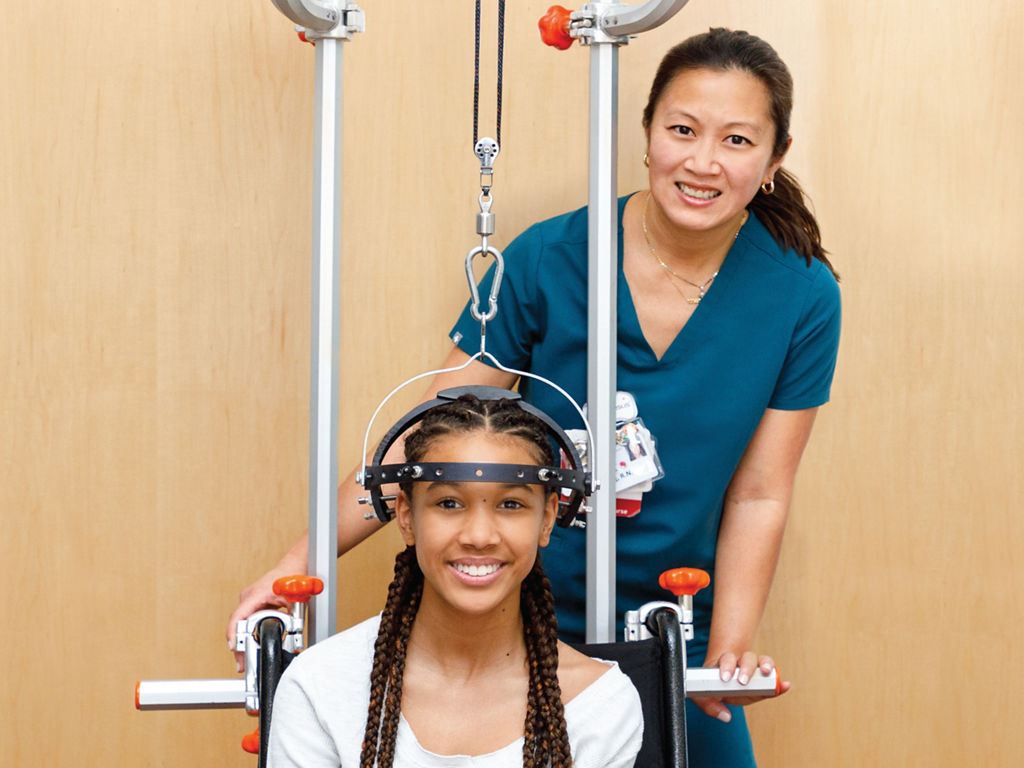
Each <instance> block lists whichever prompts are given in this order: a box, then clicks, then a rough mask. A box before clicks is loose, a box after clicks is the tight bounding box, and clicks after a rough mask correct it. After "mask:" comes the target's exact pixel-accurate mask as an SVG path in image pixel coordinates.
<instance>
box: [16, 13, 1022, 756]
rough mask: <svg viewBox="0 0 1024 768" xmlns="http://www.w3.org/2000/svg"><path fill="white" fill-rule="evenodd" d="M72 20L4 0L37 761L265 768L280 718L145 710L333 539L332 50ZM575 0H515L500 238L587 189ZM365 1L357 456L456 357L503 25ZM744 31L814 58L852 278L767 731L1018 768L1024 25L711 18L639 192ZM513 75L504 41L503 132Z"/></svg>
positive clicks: (624, 182) (358, 139) (795, 548)
mask: <svg viewBox="0 0 1024 768" xmlns="http://www.w3.org/2000/svg"><path fill="white" fill-rule="evenodd" d="M36 5H39V4H36ZM36 5H32V6H25V5H24V4H20V5H15V4H14V3H13V2H10V0H0V13H2V14H3V18H5V19H6V20H7V21H8V23H6V24H5V25H4V26H3V28H2V33H0V35H2V38H0V94H2V96H0V99H2V101H0V275H2V277H0V306H2V308H3V320H2V321H0V366H2V368H3V370H4V371H5V374H4V376H2V377H0V424H3V432H2V435H3V439H2V440H0V514H2V518H0V519H2V531H3V535H2V536H0V562H2V563H3V564H4V565H3V574H4V576H5V577H6V583H7V584H8V585H9V587H10V592H11V594H12V596H13V599H12V601H11V608H12V611H11V613H12V615H14V616H17V621H18V626H17V630H16V631H8V632H5V633H4V637H5V640H4V641H3V643H2V644H0V647H2V648H3V650H4V653H3V656H4V658H5V659H6V660H7V661H6V666H5V668H4V675H3V678H4V680H5V681H6V682H7V683H8V684H7V685H6V686H5V687H4V691H3V693H0V717H3V719H4V722H5V723H6V724H7V727H6V728H4V729H2V730H0V754H3V755H4V758H3V762H4V763H5V764H11V765H19V766H21V765H25V766H28V765H31V766H51V765H52V766H58V765H67V764H70V763H72V762H79V763H83V764H109V765H122V764H123V765H168V766H177V765H182V766H185V765H197V764H199V765H205V764H217V765H225V766H230V765H239V766H247V765H251V764H252V760H251V758H250V757H248V756H246V755H244V754H242V753H241V752H240V750H238V748H237V743H238V739H239V737H240V736H241V734H242V733H243V732H245V731H246V730H251V728H252V726H253V723H252V722H251V721H250V720H249V719H248V718H246V717H245V716H244V715H242V714H241V713H239V712H217V713H211V712H198V713H137V712H135V711H134V709H133V706H132V702H131V695H132V689H133V687H134V683H135V680H136V679H138V678H157V677H220V676H228V675H230V674H231V673H232V669H233V666H232V664H231V661H230V658H229V657H228V654H227V653H226V651H225V648H224V641H223V640H222V633H223V624H224V621H225V619H226V617H227V614H228V612H229V611H230V609H231V608H232V607H233V605H234V601H235V596H236V594H237V592H238V590H239V589H240V588H241V587H242V586H243V585H244V584H246V583H248V582H249V581H251V580H252V579H253V578H255V577H256V576H258V575H259V574H260V573H261V572H262V571H263V570H264V569H265V568H266V567H267V566H268V565H269V564H271V563H272V562H273V560H274V559H275V558H276V556H277V555H278V554H279V553H280V552H281V551H282V550H283V548H284V547H285V546H286V544H287V543H288V542H289V541H290V540H291V539H293V538H294V537H295V536H296V535H297V534H298V533H299V532H300V531H301V530H302V528H303V527H304V526H305V519H306V481H307V478H306V453H307V420H308V357H309V351H308V345H309V330H308V328H309V296H310V276H309V271H310V268H309V252H310V232H309V229H310V227H309V222H310V190H311V185H312V174H311V142H312V111H313V103H312V88H313V83H312V75H313V51H312V49H310V48H308V47H307V46H305V45H302V44H300V43H299V42H297V41H296V39H295V37H294V35H293V33H292V31H291V26H290V24H289V23H288V22H287V21H286V20H285V19H284V18H283V17H281V16H280V15H279V14H278V13H277V12H276V11H275V10H274V9H273V7H272V6H271V4H270V3H267V2H256V3H253V2H242V0H228V1H227V2H221V3H157V4H150V5H148V6H146V7H145V9H143V12H141V13H140V12H138V10H137V9H134V8H132V7H130V6H128V5H125V4H124V3H117V2H112V0H98V2H93V3H79V2H75V3H66V4H63V5H62V7H61V11H62V13H61V18H60V19H53V18H49V17H47V16H46V8H43V7H36ZM485 5H490V4H487V3H485ZM546 5H547V3H546V2H537V1H536V0H528V1H527V0H524V1H523V2H516V3H510V4H509V6H510V7H509V15H508V20H507V24H508V27H507V32H506V35H507V38H506V58H505V103H504V108H505V112H504V120H503V130H502V138H503V148H502V155H501V157H500V158H499V161H498V165H497V177H496V186H495V206H494V210H495V212H496V214H497V222H498V233H497V237H496V239H497V241H498V244H499V245H504V244H505V243H506V242H507V241H508V240H509V239H511V237H512V236H514V235H515V234H516V233H517V232H518V231H520V230H521V229H522V228H524V227H525V226H526V225H528V224H529V223H531V222H532V221H535V220H537V219H539V218H542V217H545V216H547V215H550V214H553V213H557V212H560V211H563V210H567V209H569V208H571V207H574V206H577V205H581V204H583V203H584V202H585V198H586V156H587V155H586V153H587V146H586V145H587V135H588V133H587V104H586V96H587V94H586V78H587V55H586V53H585V52H583V51H579V50H573V51H569V52H565V53H560V52H555V51H553V50H550V49H545V48H543V47H542V46H540V45H539V43H538V42H537V40H536V36H535V32H534V20H535V19H536V18H537V17H538V16H539V15H540V14H541V13H542V12H543V10H544V8H545V7H546ZM363 6H364V8H365V10H366V12H367V32H366V33H365V34H364V35H360V36H359V37H358V38H357V39H356V40H355V41H354V42H353V43H352V44H350V45H346V47H345V54H344V55H345V81H346V91H345V113H344V130H345V150H344V164H345V165H344V175H345V176H344V184H345V188H344V194H343V216H344V225H345V230H344V248H343V270H342V281H343V292H344V297H345V305H344V309H343V313H342V323H343V335H344V342H343V345H342V360H343V362H342V366H343V370H342V401H343V403H344V404H345V407H344V409H343V413H342V421H341V435H342V438H341V443H340V445H339V449H340V454H341V459H340V460H341V465H342V467H341V469H342V471H343V472H346V471H347V470H348V469H349V468H350V467H351V466H352V465H353V464H354V462H355V460H356V457H357V456H358V452H359V447H360V443H361V440H362V434H363V430H364V429H365V419H366V417H367V414H368V413H369V412H370V411H371V410H372V408H373V407H374V406H375V405H376V403H377V402H378V401H379V399H380V398H381V397H382V396H383V395H384V394H385V393H386V392H388V391H390V389H391V388H392V387H393V386H395V385H396V384H397V383H399V382H400V381H402V380H403V379H404V378H406V377H407V376H409V375H412V374H414V373H418V372H421V371H423V370H426V369H427V368H429V367H431V366H433V365H434V364H436V362H438V361H439V360H440V358H441V356H442V355H443V353H444V351H445V350H446V348H447V341H446V339H445V334H446V332H447V329H448V327H449V325H450V323H451V321H452V319H453V317H454V314H455V313H456V312H457V311H458V309H459V307H460V306H461V304H462V302H463V301H464V300H465V297H466V286H465V280H464V276H463V271H462V261H463V258H464V256H465V253H466V251H467V250H468V249H469V248H471V247H472V246H473V245H475V244H476V243H475V242H474V239H475V237H476V236H475V232H474V216H475V213H476V197H477V194H478V189H477V188H476V181H477V180H476V176H475V167H476V166H475V160H474V159H473V157H472V155H471V153H470V144H471V123H470V117H471V96H472V45H473V43H472V9H471V5H470V4H468V3H459V2H455V0H446V1H445V2H441V3H434V4H429V5H427V4H421V3H374V2H372V1H371V0H366V2H365V3H363ZM485 11H486V15H485V25H484V48H485V50H487V51H493V38H494V16H493V12H494V11H493V8H490V9H485ZM924 22H926V23H924ZM709 25H725V26H732V27H738V28H746V29H749V30H751V31H753V32H755V33H757V34H760V35H761V36H763V37H765V38H766V39H768V40H769V41H771V42H772V43H773V44H774V45H775V46H776V47H777V48H778V50H779V51H780V53H781V54H782V55H783V57H784V58H785V59H786V61H787V62H788V63H789V64H790V67H791V69H792V70H793V73H794V77H795V80H796V84H797V103H796V113H795V115H794V122H793V134H794V137H795V141H794V145H793V149H792V150H791V153H790V157H789V158H788V162H787V165H788V166H789V167H790V168H791V169H792V170H794V171H795V172H796V173H797V175H798V176H799V177H800V178H801V179H802V180H803V182H804V183H805V186H806V188H807V189H808V191H809V192H810V194H811V195H812V197H813V199H814V202H815V204H816V208H817V212H818V215H819V217H820V220H821V223H822V228H823V231H824V235H825V241H826V245H827V247H829V249H830V250H831V251H832V253H833V256H834V261H835V264H836V266H837V268H838V269H839V271H840V272H841V273H842V275H843V284H842V285H843V297H844V331H843V347H842V350H841V356H840V365H839V370H838V373H837V379H836V384H835V387H834V390H833V402H832V403H831V404H830V405H829V406H827V407H826V408H824V409H822V412H821V413H820V415H819V419H818V424H817V427H816V430H815V434H814V436H813V437H812V440H811V444H810V446H809V448H808V451H807V455H806V458H805V461H804V465H803V467H802V469H801V474H800V477H799V480H798V488H797V498H796V503H795V505H794V509H793V515H792V521H791V524H790V530H789V532H788V534H787V539H786V542H785V545H784V553H783V558H782V563H781V565H780V569H779V574H778V578H777V582H776V587H775V590H774V593H773V596H772V601H771V604H770V606H769V610H768V614H767V615H766V617H765V624H764V629H763V632H762V641H763V645H764V647H765V648H766V649H769V650H770V651H771V652H772V653H773V654H775V655H776V657H777V658H778V660H779V663H780V665H781V666H782V668H783V671H784V672H785V673H786V674H787V675H788V676H789V677H791V678H792V679H793V681H794V683H795V688H794V691H793V692H792V693H791V694H789V695H788V696H786V697H785V698H783V699H782V700H780V701H778V702H772V703H768V704H765V705H762V706H759V707H756V708H754V709H752V710H751V711H750V719H751V721H752V728H753V730H754V733H755V739H756V744H757V751H758V755H759V760H760V763H761V764H762V765H764V766H787V767H788V766H818V765H829V766H861V765H880V766H901V765H935V766H947V765H948V766H953V765H960V764H963V763H966V762H971V763H979V764H986V765H1015V764H1018V763H1020V762H1021V760H1024V737H1022V736H1021V735H1020V733H1019V732H1018V731H1017V730H1016V729H1012V728H1010V726H1009V722H1010V718H1009V717H1008V716H1007V710H1009V708H1010V707H1011V706H1012V705H1013V704H1014V703H1015V699H1014V696H1013V694H1014V689H1013V688H1012V686H1010V685H1007V684H1006V683H1005V679H1006V676H1007V674H1012V662H1013V659H1015V658H1016V657H1018V656H1019V655H1021V652H1022V650H1024V648H1022V646H1021V640H1020V638H1019V633H1018V632H1017V631H1016V627H1017V626H1018V625H1019V624H1020V622H1021V620H1022V618H1024V605H1022V598H1021V594H1022V587H1024V584H1022V578H1021V576H1020V572H1021V567H1022V565H1024V564H1022V557H1021V552H1022V551H1024V523H1022V521H1021V516H1020V515H1017V514H1015V512H1014V508H1013V506H1012V503H1013V501H1014V500H1015V499H1017V498H1019V497H1020V496H1021V495H1022V493H1024V481H1022V479H1021V477H1022V476H1021V473H1020V471H1019V469H1018V468H1017V460H1018V457H1019V455H1020V454H1021V448H1022V441H1021V438H1020V429H1021V426H1022V425H1021V420H1020V415H1019V414H1020V412H1021V410H1022V405H1024V404H1022V403H1021V395H1020V385H1019V382H1020V381H1021V379H1022V375H1024V363H1022V360H1024V356H1022V353H1021V351H1020V345H1019V344H1018V343H1017V342H1016V338H1015V337H1016V335H1017V331H1019V329H1020V328H1021V327H1022V314H1021V309H1020V302H1019V299H1018V294H1019V291H1020V286H1021V284H1022V274H1021V271H1022V266H1021V256H1022V255H1024V254H1022V249H1021V243H1022V242H1024V231H1022V228H1024V223H1022V218H1021V216H1020V215H1019V213H1018V211H1019V210H1020V208H1021V207H1022V203H1024V200H1022V197H1024V195H1022V193H1021V192H1020V185H1019V179H1020V177H1021V175H1022V171H1024V155H1022V150H1021V147H1020V142H1019V141H1017V139H1018V136H1019V133H1020V125H1021V124H1022V123H1024V97H1022V96H1021V94H1020V89H1019V87H1018V85H1019V84H1018V83H1017V82H1016V81H1017V80H1019V77H1020V73H1021V71H1024V55H1022V54H1021V52H1020V49H1019V46H1018V45H1017V44H1016V43H1017V42H1018V41H1019V40H1020V39H1021V38H1022V33H1024V10H1021V8H1020V7H1019V5H1018V4H1013V3H1010V2H1009V0H1000V1H998V2H993V3H989V4H987V5H985V6H984V7H979V6H978V5H977V4H968V3H962V2H949V3H944V4H933V5H931V6H928V7H927V8H922V7H920V6H906V7H904V6H899V5H894V4H891V3H890V4H886V3H882V2H879V1H878V0H866V2H860V3H853V2H850V1H849V0H829V2H826V3H821V4H811V5H808V4H806V3H796V2H793V1H792V0H780V2H773V3H760V2H749V1H745V2H742V1H741V0H726V1H723V2H708V1H707V0H693V2H691V3H690V5H688V6H687V7H686V8H685V9H684V10H683V11H682V12H681V14H680V15H679V16H678V17H677V18H676V19H674V20H673V21H672V22H670V24H669V25H668V26H667V27H665V28H663V29H660V30H657V31H655V32H652V33H649V34H648V35H645V36H644V37H642V38H641V39H639V40H636V41H634V42H633V43H632V44H631V45H629V46H628V47H626V48H624V49H623V50H622V54H621V65H620V69H621V71H620V74H621V88H620V107H621V117H620V149H621V158H620V186H621V189H622V190H623V191H628V190H633V189H638V188H640V187H641V186H642V185H643V184H644V174H643V169H642V167H641V165H640V155H641V154H642V151H643V136H642V133H641V131H640V128H639V112H640V109H641V108H642V105H643V102H644V100H645V98H646V91H647V87H648V84H649V81H650V77H651V75H652V73H653V71H654V68H655V66H656V64H657V61H658V59H659V57H660V55H661V53H662V52H663V51H664V49H666V48H667V47H668V46H669V45H670V44H671V43H673V42H675V41H677V40H678V39H681V38H683V37H685V36H686V35H688V34H690V33H692V32H695V31H699V30H702V29H704V28H706V27H708V26H709ZM493 78H494V71H493V53H490V54H488V55H487V57H486V58H485V61H484V65H483V67H482V79H481V82H482V103H481V117H482V132H483V133H485V134H486V133H490V131H491V126H492V121H493V108H494V104H493ZM424 286H429V288H427V289H426V290H425V289H424ZM418 395H419V392H418V391H416V389H415V388H413V389H411V390H410V391H409V392H407V393H405V394H404V395H403V398H400V400H399V402H396V403H395V404H394V405H393V406H392V407H391V408H390V409H389V411H388V412H387V413H385V414H384V415H382V417H381V420H382V424H383V426H384V427H386V426H387V424H389V423H390V421H391V420H393V419H394V418H395V417H397V415H399V413H400V412H401V411H402V410H403V409H404V408H405V407H407V406H408V405H409V404H410V403H411V402H412V401H413V400H415V399H416V398H417V397H418ZM382 428H383V427H382ZM397 546H398V543H397V537H396V536H395V535H394V532H393V531H389V532H387V533H385V534H383V535H380V536H378V537H375V540H372V541H371V542H368V543H366V544H364V545H363V546H361V547H360V548H359V549H358V550H357V551H356V552H354V553H352V555H351V556H350V557H347V558H345V559H344V560H343V561H342V563H341V564H340V568H339V585H340V598H339V600H340V605H339V615H340V620H341V622H342V624H343V625H348V624H351V623H353V622H354V621H356V620H358V619H360V618H362V617H364V616H366V615H369V614H370V613H372V612H374V611H376V610H377V608H378V607H379V605H380V603H381V600H382V597H383V593H384V588H385V585H386V582H387V580H388V574H389V572H390V569H391V558H392V555H393V553H394V551H395V549H396V547H397ZM1008 667H1009V669H1007V668H1008Z"/></svg>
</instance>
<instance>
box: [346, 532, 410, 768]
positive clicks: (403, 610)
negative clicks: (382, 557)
mask: <svg viewBox="0 0 1024 768" xmlns="http://www.w3.org/2000/svg"><path fill="white" fill-rule="evenodd" d="M422 594H423V572H422V571H421V570H420V568H419V565H418V564H417V562H416V550H415V549H414V548H412V547H407V548H406V549H405V550H403V551H402V552H399V553H398V555H397V556H396V557H395V577H394V579H393V580H392V582H391V586H390V587H388V598H387V603H386V604H385V606H384V611H383V613H382V614H381V619H380V629H379V630H378V631H377V642H376V643H375V644H374V649H373V668H372V670H371V672H370V707H369V711H368V713H367V717H366V730H365V732H364V734H363V749H362V754H361V756H360V766H361V768H374V766H375V765H376V766H379V768H391V766H392V762H393V760H394V748H395V737H396V735H397V723H398V714H399V712H400V710H401V697H402V674H403V672H404V671H405V652H406V649H407V648H408V644H409V633H410V631H411V629H412V624H413V620H414V619H415V618H416V611H417V610H418V609H419V604H420V597H421V596H422ZM378 751H379V753H380V754H379V755H378Z"/></svg>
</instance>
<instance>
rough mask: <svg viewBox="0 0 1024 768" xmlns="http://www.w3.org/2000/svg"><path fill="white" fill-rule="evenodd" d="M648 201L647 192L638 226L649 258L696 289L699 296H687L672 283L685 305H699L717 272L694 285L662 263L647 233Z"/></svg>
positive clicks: (738, 233)
mask: <svg viewBox="0 0 1024 768" xmlns="http://www.w3.org/2000/svg"><path fill="white" fill-rule="evenodd" d="M650 199H651V193H650V192H648V193H647V197H645V198H644V210H643V215H642V216H641V217H640V224H641V226H642V227H643V230H644V240H646V241H647V250H649V251H650V252H651V256H653V257H654V258H655V259H657V260H658V263H659V264H660V265H661V268H662V269H664V270H665V271H666V272H667V273H668V274H670V275H671V276H672V277H674V278H676V279H677V280H682V281H683V282H684V283H686V284H687V285H692V286H693V287H694V288H696V289H697V290H698V291H700V296H696V297H692V296H687V295H686V294H685V293H683V291H682V289H681V288H680V287H679V286H678V285H676V284H675V283H672V285H674V286H675V288H676V290H677V291H679V295H680V296H682V297H683V298H684V299H686V303H687V304H693V305H697V304H700V300H701V299H703V298H704V294H705V293H707V292H708V288H710V287H711V283H712V282H714V279H715V278H716V277H718V270H715V274H713V275H712V276H711V277H709V278H708V279H707V280H705V281H704V282H703V283H695V282H693V281H692V280H687V279H686V278H685V277H683V276H682V275H680V274H679V273H678V272H676V271H675V270H674V269H672V267H670V266H669V265H668V264H666V263H665V262H664V261H662V259H661V256H659V255H658V254H657V252H656V251H655V250H654V245H653V244H652V243H651V235H650V233H649V232H648V231H647V201H648V200H650ZM749 215H750V212H749V211H744V212H743V221H741V222H740V226H739V229H737V230H736V234H735V235H733V236H732V239H733V241H734V242H735V240H736V238H737V237H739V236H740V229H743V225H744V224H746V223H747V216H749Z"/></svg>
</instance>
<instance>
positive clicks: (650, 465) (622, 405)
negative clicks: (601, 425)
mask: <svg viewBox="0 0 1024 768" xmlns="http://www.w3.org/2000/svg"><path fill="white" fill-rule="evenodd" d="M584 414H586V406H584ZM566 434H567V435H568V436H569V439H571V440H572V441H573V445H575V446H576V450H577V451H578V452H579V454H580V459H581V461H582V463H583V467H584V468H586V467H588V466H589V457H588V456H587V455H586V451H587V433H586V430H582V429H574V430H567V431H566ZM563 462H564V458H563ZM664 476H665V473H664V470H663V469H662V466H661V461H660V460H659V459H658V450H657V445H656V442H655V439H654V436H653V435H652V434H651V432H650V430H649V429H647V427H645V426H644V423H643V420H642V419H641V418H640V414H639V410H638V408H637V404H636V399H635V398H634V397H633V395H632V394H630V393H629V392H616V393H615V497H616V501H615V513H616V515H617V516H619V517H633V516H635V515H636V514H638V513H639V512H640V507H641V505H642V501H643V494H644V493H645V492H646V491H649V490H650V489H651V488H652V487H653V486H654V483H655V481H657V480H660V479H661V478H662V477H664Z"/></svg>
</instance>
